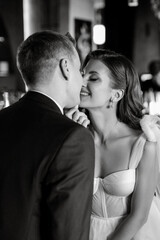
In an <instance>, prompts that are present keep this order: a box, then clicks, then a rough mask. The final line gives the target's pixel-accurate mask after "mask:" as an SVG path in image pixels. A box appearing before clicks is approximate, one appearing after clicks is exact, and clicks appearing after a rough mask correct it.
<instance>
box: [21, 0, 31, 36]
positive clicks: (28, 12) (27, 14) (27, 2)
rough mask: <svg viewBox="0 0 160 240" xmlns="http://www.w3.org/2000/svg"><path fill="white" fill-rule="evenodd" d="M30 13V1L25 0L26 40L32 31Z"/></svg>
mask: <svg viewBox="0 0 160 240" xmlns="http://www.w3.org/2000/svg"><path fill="white" fill-rule="evenodd" d="M30 12H31V4H30V1H29V0H23V29H24V30H23V31H24V39H26V38H27V37H28V36H29V35H30V34H31V29H30Z"/></svg>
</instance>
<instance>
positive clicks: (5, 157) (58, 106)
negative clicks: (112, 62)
mask: <svg viewBox="0 0 160 240" xmlns="http://www.w3.org/2000/svg"><path fill="white" fill-rule="evenodd" d="M17 66H18V69H19V71H20V73H21V76H22V78H23V80H24V82H25V84H26V85H27V88H28V92H27V93H26V94H25V95H24V96H23V97H22V98H21V99H20V100H19V102H17V103H15V104H13V105H12V106H10V107H8V108H6V109H4V110H2V111H1V112H0V126H1V133H0V136H1V141H0V145H1V151H0V239H3V240H53V239H54V240H88V236H89V222H90V213H91V203H92V187H93V185H92V184H93V169H94V143H93V140H92V137H91V135H90V133H89V131H88V130H87V129H85V128H84V127H83V126H81V125H79V124H77V123H75V122H73V121H71V120H70V119H68V118H67V117H65V116H64V115H63V108H72V107H74V106H75V105H77V104H79V101H80V90H81V86H82V77H81V73H80V60H79V57H78V54H77V51H76V49H75V48H74V45H73V43H72V42H71V40H70V39H69V38H68V37H67V36H63V35H61V34H59V33H55V32H52V31H42V32H37V33H35V34H33V35H31V36H30V37H29V38H28V39H26V40H25V41H24V42H22V44H21V45H20V46H19V48H18V52H17Z"/></svg>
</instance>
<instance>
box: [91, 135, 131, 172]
mask: <svg viewBox="0 0 160 240" xmlns="http://www.w3.org/2000/svg"><path fill="white" fill-rule="evenodd" d="M133 142H134V139H132V141H128V140H127V139H125V140H124V141H120V140H118V139H116V140H115V141H112V142H110V143H109V144H108V145H107V144H101V145H100V146H96V155H95V174H96V176H107V175H109V174H111V173H113V172H117V171H121V170H126V169H128V167H129V160H130V154H131V150H132V146H133Z"/></svg>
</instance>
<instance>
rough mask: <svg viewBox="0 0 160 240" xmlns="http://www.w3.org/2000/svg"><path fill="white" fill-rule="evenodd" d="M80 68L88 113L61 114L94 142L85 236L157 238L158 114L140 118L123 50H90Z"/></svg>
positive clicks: (133, 76) (136, 87) (93, 239)
mask: <svg viewBox="0 0 160 240" xmlns="http://www.w3.org/2000/svg"><path fill="white" fill-rule="evenodd" d="M83 70H84V84H83V87H82V90H81V103H80V108H82V109H85V110H87V116H88V118H86V115H85V114H84V113H83V112H80V111H79V110H78V109H77V108H73V109H71V110H69V111H68V112H67V113H66V115H67V116H68V117H69V118H71V119H73V120H74V121H76V122H78V123H80V124H82V125H84V126H85V127H86V126H87V125H88V128H89V129H90V131H91V133H92V134H93V137H94V142H95V150H96V157H95V178H94V191H93V206H92V215H91V227H90V240H106V239H109V240H131V239H132V240H133V239H134V240H147V239H148V240H158V239H159V236H160V227H159V224H160V200H159V198H158V197H157V195H158V191H157V188H156V187H157V182H158V177H159V159H158V157H157V153H158V151H159V150H158V144H159V143H157V139H159V136H157V135H158V133H159V132H160V131H159V128H158V123H159V118H158V117H157V116H154V117H152V116H145V117H144V118H142V109H143V105H142V93H141V89H140V84H139V79H138V75H137V73H136V71H135V69H134V67H133V65H132V63H131V62H130V61H129V60H128V59H127V58H126V57H124V56H123V55H121V54H117V53H115V52H112V51H109V50H104V49H103V50H100V49H99V50H95V51H93V52H91V53H90V54H88V56H87V57H86V59H85V61H84V65H83ZM89 122H90V124H89ZM86 147H87V146H86ZM159 149H160V146H159Z"/></svg>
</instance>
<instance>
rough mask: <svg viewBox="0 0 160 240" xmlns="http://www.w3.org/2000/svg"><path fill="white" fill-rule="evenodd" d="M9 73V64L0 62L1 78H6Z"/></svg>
mask: <svg viewBox="0 0 160 240" xmlns="http://www.w3.org/2000/svg"><path fill="white" fill-rule="evenodd" d="M8 73H9V63H8V62H7V61H0V76H1V77H5V76H7V75H8Z"/></svg>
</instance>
